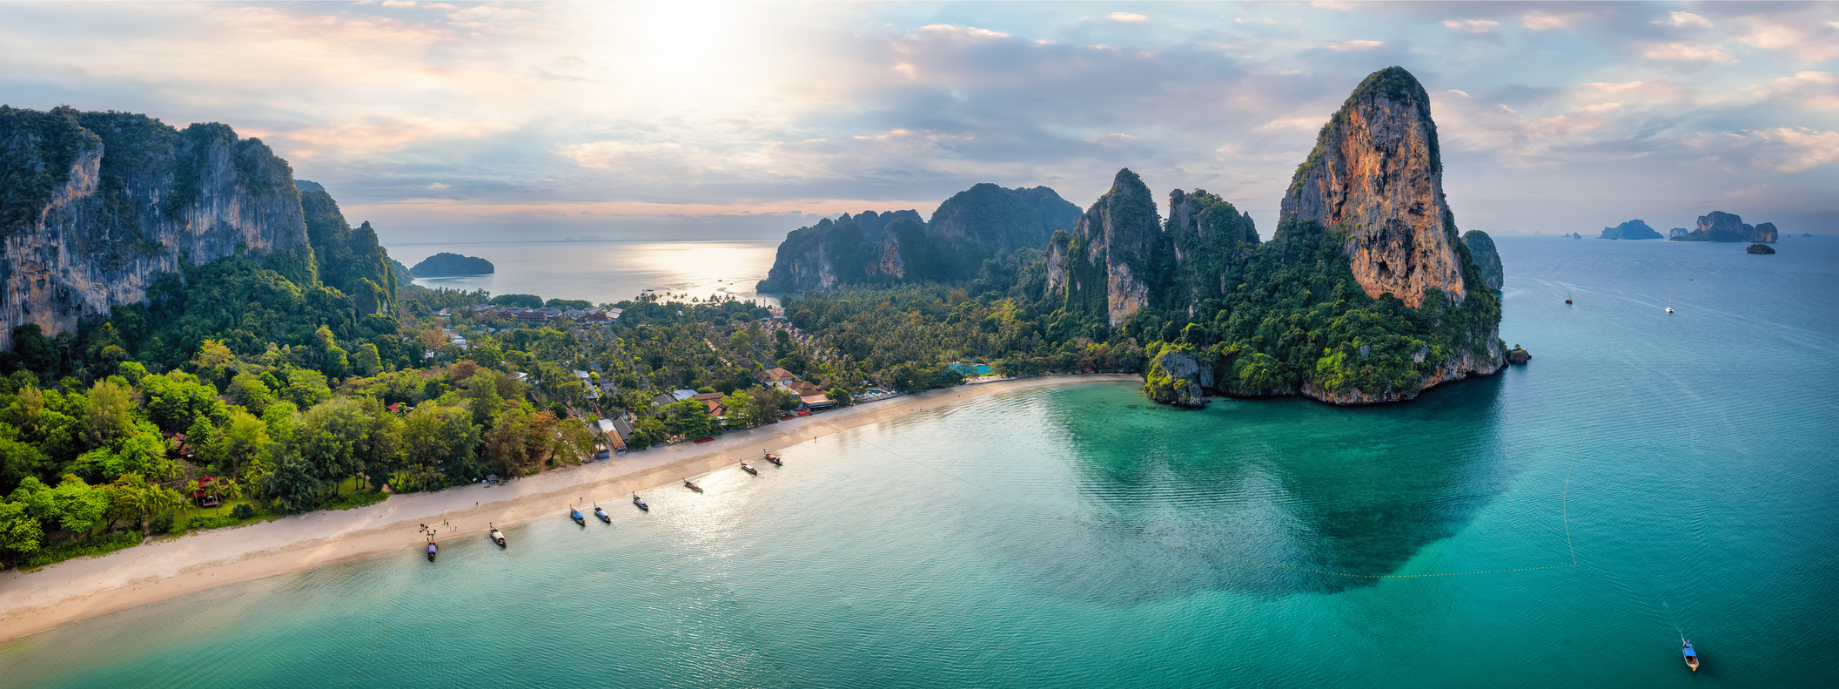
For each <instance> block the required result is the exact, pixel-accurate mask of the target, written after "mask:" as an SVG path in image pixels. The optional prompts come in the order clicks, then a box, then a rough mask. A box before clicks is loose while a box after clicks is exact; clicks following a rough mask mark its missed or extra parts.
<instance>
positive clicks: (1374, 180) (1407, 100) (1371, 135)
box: [1280, 67, 1467, 308]
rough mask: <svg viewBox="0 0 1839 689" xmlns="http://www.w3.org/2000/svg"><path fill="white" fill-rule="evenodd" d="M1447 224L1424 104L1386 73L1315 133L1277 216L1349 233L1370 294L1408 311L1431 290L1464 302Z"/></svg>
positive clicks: (1405, 76) (1397, 74)
mask: <svg viewBox="0 0 1839 689" xmlns="http://www.w3.org/2000/svg"><path fill="white" fill-rule="evenodd" d="M1447 216H1448V208H1447V207H1446V206H1445V205H1444V200H1443V163H1442V160H1441V158H1440V155H1439V153H1438V148H1437V126H1436V124H1435V123H1434V122H1432V121H1431V119H1430V96H1429V94H1427V93H1425V92H1424V87H1423V86H1421V85H1419V84H1418V81H1417V79H1416V78H1415V77H1412V76H1411V74H1410V73H1409V72H1406V71H1405V70H1403V69H1400V68H1397V67H1392V68H1388V69H1384V70H1381V71H1379V72H1375V73H1374V74H1373V75H1372V76H1369V77H1367V78H1366V80H1365V81H1363V82H1361V83H1360V86H1359V87H1358V88H1356V89H1354V93H1353V95H1352V96H1350V97H1348V99H1347V102H1346V103H1345V104H1344V105H1342V106H1341V109H1340V110H1339V111H1337V112H1336V113H1335V114H1334V117H1333V118H1332V119H1330V120H1329V121H1328V124H1327V125H1325V126H1323V127H1322V131H1321V133H1320V135H1318V136H1317V137H1316V145H1315V150H1314V151H1312V152H1310V154H1309V158H1308V160H1306V161H1304V162H1303V164H1302V165H1301V166H1298V167H1297V169H1296V174H1295V176H1294V177H1293V178H1292V179H1291V181H1290V191H1289V193H1288V194H1287V195H1286V196H1285V197H1284V199H1283V203H1282V213H1281V216H1280V217H1281V218H1282V219H1286V220H1287V219H1299V220H1314V221H1316V222H1319V223H1321V225H1322V226H1323V227H1325V228H1329V229H1331V230H1335V231H1339V232H1344V233H1346V235H1347V239H1346V245H1345V247H1344V251H1345V252H1346V254H1347V257H1348V260H1349V262H1350V263H1351V267H1352V269H1353V271H1354V278H1355V279H1356V280H1358V281H1359V283H1360V287H1361V288H1362V289H1364V290H1366V293H1367V296H1371V297H1377V296H1379V295H1381V294H1391V295H1393V296H1395V297H1398V298H1399V299H1400V300H1403V301H1404V302H1405V304H1406V305H1408V306H1411V307H1413V308H1415V307H1417V306H1419V305H1420V304H1422V303H1423V302H1424V295H1425V294H1426V293H1427V292H1429V291H1430V290H1433V289H1436V290H1441V291H1442V292H1443V293H1444V294H1446V295H1448V296H1449V298H1450V299H1452V300H1453V301H1454V302H1455V303H1458V304H1460V303H1462V300H1463V298H1464V296H1465V295H1466V292H1467V286H1466V285H1465V284H1463V279H1462V266H1461V263H1460V262H1459V261H1458V260H1457V259H1458V257H1457V254H1456V251H1455V250H1454V245H1455V244H1456V243H1457V242H1458V239H1457V237H1456V233H1455V231H1454V228H1452V227H1450V226H1449V224H1448V223H1446V222H1445V220H1446V217H1447Z"/></svg>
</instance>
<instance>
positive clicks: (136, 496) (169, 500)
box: [112, 474, 185, 538]
mask: <svg viewBox="0 0 1839 689" xmlns="http://www.w3.org/2000/svg"><path fill="white" fill-rule="evenodd" d="M112 492H113V493H114V500H115V501H117V502H118V503H119V504H122V505H125V506H127V507H129V508H131V509H133V510H134V512H135V514H136V515H137V516H138V517H139V518H140V531H141V538H148V537H150V536H152V535H153V519H152V517H153V515H156V514H159V513H161V512H164V511H166V510H169V509H172V508H174V507H178V506H179V505H183V504H185V498H184V496H181V495H179V492H178V491H175V490H173V489H171V488H167V487H165V486H161V485H159V484H148V483H147V479H145V478H142V477H141V475H140V474H122V475H121V478H118V479H115V483H114V485H113V486H112Z"/></svg>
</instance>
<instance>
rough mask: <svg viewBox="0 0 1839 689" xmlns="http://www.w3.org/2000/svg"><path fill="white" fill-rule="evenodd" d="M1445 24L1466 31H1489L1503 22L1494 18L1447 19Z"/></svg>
mask: <svg viewBox="0 0 1839 689" xmlns="http://www.w3.org/2000/svg"><path fill="white" fill-rule="evenodd" d="M1443 25H1444V26H1447V27H1449V28H1451V29H1455V30H1457V31H1462V32H1465V33H1488V32H1489V31H1493V30H1494V27H1497V26H1500V25H1501V23H1500V22H1497V21H1494V20H1492V19H1446V20H1444V21H1443Z"/></svg>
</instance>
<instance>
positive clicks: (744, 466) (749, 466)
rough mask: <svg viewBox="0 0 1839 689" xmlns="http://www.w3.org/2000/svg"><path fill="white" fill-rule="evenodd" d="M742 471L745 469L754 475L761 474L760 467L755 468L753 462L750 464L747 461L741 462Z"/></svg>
mask: <svg viewBox="0 0 1839 689" xmlns="http://www.w3.org/2000/svg"><path fill="white" fill-rule="evenodd" d="M741 471H745V472H747V473H749V474H753V475H755V476H759V475H760V471H759V470H758V469H755V468H753V465H752V464H748V463H746V462H741Z"/></svg>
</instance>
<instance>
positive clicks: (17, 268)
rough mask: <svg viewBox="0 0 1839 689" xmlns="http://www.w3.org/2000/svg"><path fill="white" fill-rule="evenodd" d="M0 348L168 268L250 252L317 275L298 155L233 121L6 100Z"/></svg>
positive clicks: (66, 324)
mask: <svg viewBox="0 0 1839 689" xmlns="http://www.w3.org/2000/svg"><path fill="white" fill-rule="evenodd" d="M0 185H4V194H0V199H3V200H4V205H3V207H0V242H4V247H3V249H0V348H6V347H10V346H11V333H12V330H13V328H14V327H15V326H18V325H23V324H28V323H31V324H37V325H38V326H39V327H40V329H41V330H42V331H44V332H45V333H46V334H52V333H59V332H66V331H71V330H74V329H76V327H77V325H78V322H79V321H80V320H84V319H91V318H102V317H106V316H107V315H108V314H109V312H110V308H111V307H113V306H116V305H120V304H129V303H136V302H139V301H141V300H143V299H145V298H146V294H147V288H148V286H149V285H150V284H151V283H152V282H153V280H154V279H155V278H157V277H158V276H160V275H163V274H167V273H172V272H175V271H176V270H178V268H179V267H180V265H181V264H182V263H189V264H191V265H200V264H203V263H206V262H209V261H211V260H213V259H217V258H222V257H225V256H231V255H234V254H239V253H247V254H254V255H260V256H262V261H263V262H264V264H265V265H267V266H268V267H270V268H272V269H274V270H276V271H277V272H279V273H281V274H282V275H285V276H287V277H288V278H289V279H291V280H295V281H298V282H302V283H309V282H313V281H316V280H317V275H316V273H317V265H316V262H315V260H314V257H313V250H312V248H311V246H310V244H309V241H308V237H307V226H306V218H305V215H304V213H303V212H302V209H301V199H300V194H299V192H298V191H296V190H295V187H294V181H293V171H292V170H291V169H290V168H289V167H288V164H287V162H286V161H283V160H281V159H280V158H278V157H275V155H274V154H273V152H272V151H270V150H269V148H268V147H267V146H266V145H264V144H263V143H262V142H261V141H259V140H256V139H242V138H238V137H237V135H236V133H235V132H234V131H232V130H231V129H230V128H229V127H227V126H225V125H221V124H194V125H191V126H190V127H187V128H186V129H184V130H183V131H181V130H178V129H175V128H173V127H170V126H167V125H165V124H163V123H161V122H160V121H159V120H156V119H152V118H149V117H146V116H144V115H133V114H127V113H115V112H107V113H98V112H78V111H76V110H73V109H70V108H57V109H55V110H52V111H49V112H38V111H33V110H22V109H15V108H10V107H6V106H0Z"/></svg>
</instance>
